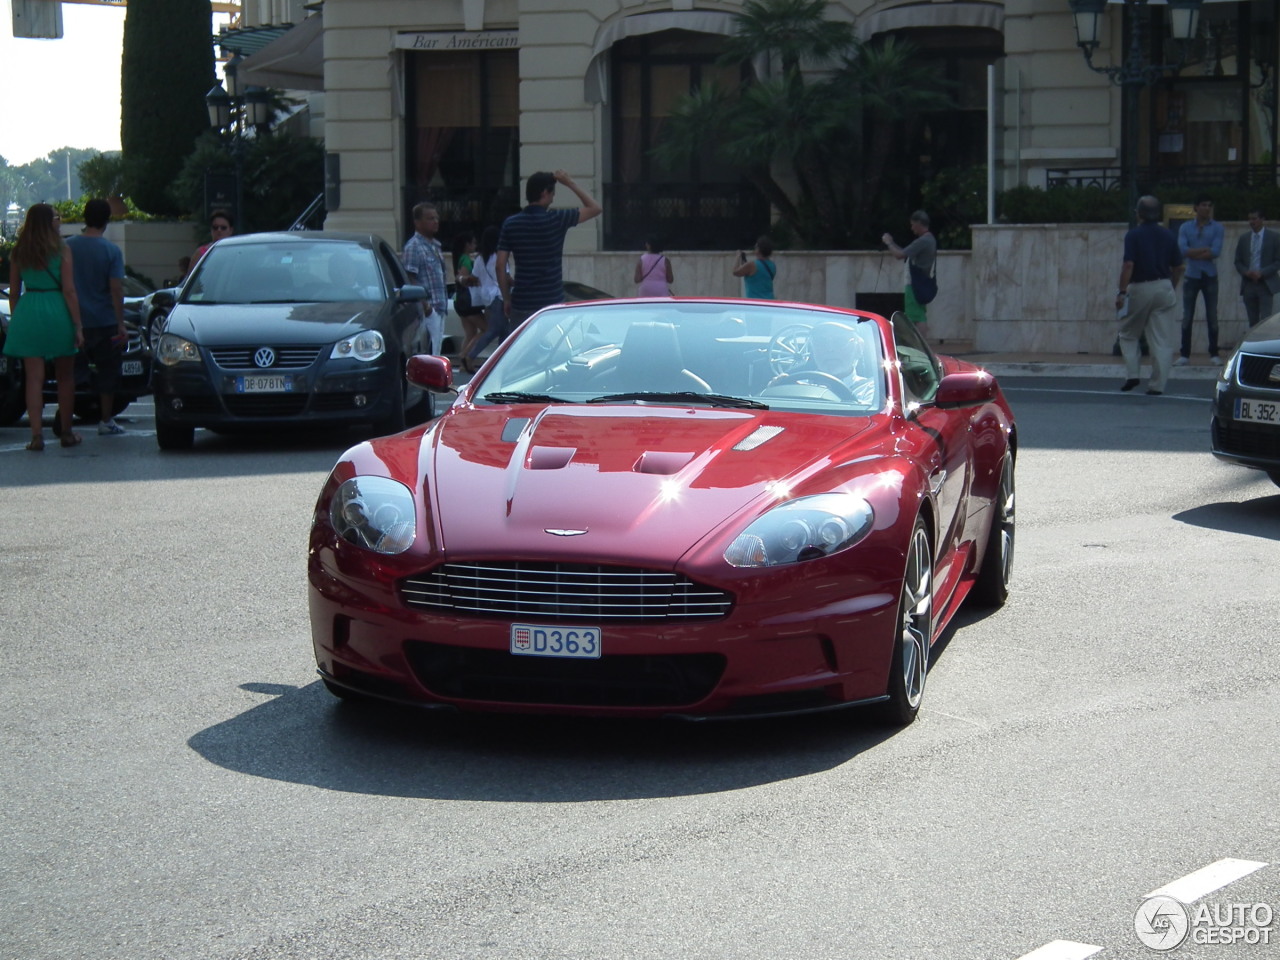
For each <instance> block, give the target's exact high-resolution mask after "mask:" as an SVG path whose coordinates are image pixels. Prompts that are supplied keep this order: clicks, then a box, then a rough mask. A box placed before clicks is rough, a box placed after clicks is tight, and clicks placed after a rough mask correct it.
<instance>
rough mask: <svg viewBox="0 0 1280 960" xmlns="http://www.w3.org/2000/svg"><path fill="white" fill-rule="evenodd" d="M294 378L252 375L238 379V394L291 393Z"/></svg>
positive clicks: (278, 375)
mask: <svg viewBox="0 0 1280 960" xmlns="http://www.w3.org/2000/svg"><path fill="white" fill-rule="evenodd" d="M292 390H293V377H286V376H283V375H281V374H277V373H273V374H250V375H246V376H243V377H236V393H289V392H290V391H292Z"/></svg>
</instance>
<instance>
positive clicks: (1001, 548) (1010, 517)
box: [971, 451, 1015, 607]
mask: <svg viewBox="0 0 1280 960" xmlns="http://www.w3.org/2000/svg"><path fill="white" fill-rule="evenodd" d="M991 509H992V510H993V511H994V516H993V517H992V518H991V531H990V533H988V535H987V550H986V553H985V554H984V555H983V557H982V567H981V568H980V569H979V570H978V579H977V580H975V581H974V584H973V592H972V594H971V595H972V596H973V598H974V600H976V601H977V602H978V603H980V604H982V605H983V606H988V607H1000V606H1003V605H1004V602H1005V601H1006V600H1008V599H1009V578H1010V576H1011V575H1012V573H1013V535H1014V529H1015V527H1014V485H1013V452H1012V451H1010V452H1009V453H1006V454H1005V457H1004V463H1003V464H1002V465H1001V467H1000V487H999V489H997V490H996V498H995V500H994V501H993V502H992V504H991Z"/></svg>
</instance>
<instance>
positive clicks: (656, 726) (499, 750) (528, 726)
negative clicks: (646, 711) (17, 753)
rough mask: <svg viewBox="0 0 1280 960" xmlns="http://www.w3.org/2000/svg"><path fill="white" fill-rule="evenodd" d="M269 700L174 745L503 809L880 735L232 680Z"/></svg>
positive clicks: (278, 776)
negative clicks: (526, 708)
mask: <svg viewBox="0 0 1280 960" xmlns="http://www.w3.org/2000/svg"><path fill="white" fill-rule="evenodd" d="M242 689H245V690H249V691H252V692H255V693H262V694H266V695H268V696H270V697H271V699H270V700H268V701H266V702H265V703H263V704H261V705H260V706H257V707H254V708H252V709H251V710H248V711H246V712H245V713H242V714H240V715H239V716H237V717H233V718H231V719H230V720H227V721H226V722H224V723H220V724H217V725H215V726H212V727H209V728H208V729H206V730H202V731H201V732H200V733H198V734H196V735H195V736H193V737H192V738H191V739H190V740H189V741H188V744H189V745H190V746H191V748H192V749H194V750H195V751H196V752H197V753H199V754H200V755H201V756H202V757H204V758H205V759H206V760H208V761H210V762H211V763H215V764H217V765H218V766H221V767H224V768H226V769H228V770H234V771H236V772H239V773H244V774H249V775H251V776H255V777H265V778H268V779H272V780H282V781H287V782H290V783H299V784H308V785H311V786H315V787H322V788H324V789H327V790H341V791H345V792H349V793H368V794H377V795H379V796H398V797H418V798H430V799H438V800H485V801H495V802H506V803H572V802H580V801H586V800H632V799H639V798H653V797H677V796H688V795H697V794H705V793H719V792H723V791H728V790H740V789H743V788H746V787H753V786H759V785H761V784H767V783H773V782H776V781H781V780H789V779H792V778H795V777H802V776H805V775H808V774H813V773H818V772H821V771H823V770H828V769H832V768H834V767H838V766H839V765H840V764H842V763H845V762H846V761H848V760H849V759H851V758H852V757H855V756H857V755H858V754H860V753H862V752H864V751H866V750H870V749H872V748H874V747H875V746H877V745H878V744H880V743H882V742H883V741H884V740H886V739H887V738H888V737H889V736H891V735H892V733H893V731H892V730H890V729H887V728H882V727H878V726H876V725H875V724H874V721H873V719H872V718H871V716H870V714H869V713H868V712H867V711H864V710H857V709H854V710H842V711H837V712H835V713H831V714H823V715H812V716H802V717H791V718H781V719H772V720H764V721H737V722H727V723H688V722H680V721H652V720H645V721H639V720H635V721H632V720H597V719H591V720H584V719H583V718H580V717H529V716H517V715H512V716H506V715H477V714H453V713H437V712H429V711H417V710H413V709H411V708H401V707H396V706H392V705H381V704H376V703H363V702H344V701H338V700H335V699H334V698H333V697H332V696H331V695H330V694H329V693H328V692H327V691H326V690H325V688H324V687H323V685H322V684H321V683H320V682H319V681H317V682H315V683H311V684H307V685H306V686H304V687H290V686H285V685H279V684H261V683H249V684H244V685H243V687H242Z"/></svg>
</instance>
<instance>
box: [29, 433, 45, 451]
mask: <svg viewBox="0 0 1280 960" xmlns="http://www.w3.org/2000/svg"><path fill="white" fill-rule="evenodd" d="M27 449H28V450H33V451H35V452H37V453H38V452H40V451H41V450H43V449H44V437H32V438H31V442H30V443H28V444H27Z"/></svg>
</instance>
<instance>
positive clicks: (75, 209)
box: [53, 193, 156, 223]
mask: <svg viewBox="0 0 1280 960" xmlns="http://www.w3.org/2000/svg"><path fill="white" fill-rule="evenodd" d="M101 196H102V194H100V193H86V194H85V195H84V196H82V197H80V198H79V199H76V200H59V201H57V202H56V203H54V204H53V209H55V210H57V211H58V216H60V217H61V218H62V222H63V223H83V222H84V205H85V204H86V203H88V202H89V201H90V200H92V199H93V198H94V197H101ZM124 205H125V214H124V216H122V217H119V216H114V215H113V216H112V218H111V219H112V220H154V219H156V218H155V217H153V216H151V215H150V214H147V213H144V212H143V211H141V210H139V209H138V208H137V206H136V205H135V204H134V202H133V201H132V200H130V199H129V198H128V197H125V198H124Z"/></svg>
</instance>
